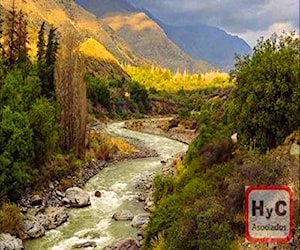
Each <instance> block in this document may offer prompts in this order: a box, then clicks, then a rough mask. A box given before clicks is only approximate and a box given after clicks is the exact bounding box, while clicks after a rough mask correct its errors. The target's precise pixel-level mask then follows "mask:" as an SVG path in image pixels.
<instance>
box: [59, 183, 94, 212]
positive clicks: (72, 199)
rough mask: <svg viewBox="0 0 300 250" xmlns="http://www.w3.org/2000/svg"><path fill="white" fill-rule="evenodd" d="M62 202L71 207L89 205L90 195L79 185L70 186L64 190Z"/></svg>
mask: <svg viewBox="0 0 300 250" xmlns="http://www.w3.org/2000/svg"><path fill="white" fill-rule="evenodd" d="M63 202H64V203H66V204H69V205H70V206H71V207H78V208H79V207H86V206H89V205H91V201H90V195H89V193H88V192H87V191H84V190H83V189H81V188H79V187H71V188H68V189H67V190H66V193H65V198H64V199H63Z"/></svg>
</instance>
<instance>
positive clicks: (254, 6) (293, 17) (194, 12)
mask: <svg viewBox="0 0 300 250" xmlns="http://www.w3.org/2000/svg"><path fill="white" fill-rule="evenodd" d="M128 1H129V2H133V3H135V4H138V5H140V6H143V7H145V8H147V9H149V10H151V11H152V13H154V14H155V15H156V16H157V17H158V18H160V19H162V20H163V21H165V22H169V23H175V24H195V23H197V22H198V23H204V24H208V25H212V26H217V27H219V28H222V29H224V30H226V31H227V32H228V33H231V34H234V35H238V36H240V37H242V38H244V39H245V40H246V41H247V42H248V43H249V44H250V45H251V46H253V45H255V44H256V41H257V39H259V38H260V37H261V36H264V37H269V36H270V35H271V34H272V33H274V32H277V33H281V32H282V31H283V30H285V31H292V30H296V31H297V33H298V34H299V0H128Z"/></svg>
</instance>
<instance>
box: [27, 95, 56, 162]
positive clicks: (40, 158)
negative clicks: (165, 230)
mask: <svg viewBox="0 0 300 250" xmlns="http://www.w3.org/2000/svg"><path fill="white" fill-rule="evenodd" d="M29 119H30V126H31V129H32V130H33V145H34V153H35V162H36V163H37V165H41V164H44V163H45V161H46V160H47V159H48V158H49V156H50V155H52V154H53V153H54V152H55V151H57V150H58V148H57V145H58V142H59V126H58V119H57V108H56V107H55V106H54V105H53V104H52V103H51V102H49V101H48V100H47V99H45V98H42V99H37V101H36V102H35V103H34V104H33V105H32V107H31V110H30V112H29Z"/></svg>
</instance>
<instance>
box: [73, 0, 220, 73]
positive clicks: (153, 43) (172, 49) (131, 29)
mask: <svg viewBox="0 0 300 250" xmlns="http://www.w3.org/2000/svg"><path fill="white" fill-rule="evenodd" d="M76 1H77V2H78V3H79V4H82V6H83V7H84V8H86V9H87V10H88V11H91V12H92V13H94V14H95V15H96V16H98V17H100V18H102V19H101V20H102V21H103V22H104V23H105V24H106V25H108V26H109V27H111V28H112V29H113V30H114V31H115V32H116V33H117V34H118V36H119V37H121V38H122V39H123V40H124V41H126V43H127V44H128V45H129V46H130V48H131V49H132V50H133V51H135V52H136V53H137V54H138V55H140V56H141V57H143V58H146V59H147V60H149V61H150V62H152V63H153V64H154V65H157V66H161V67H165V68H169V69H171V70H172V71H177V70H180V71H184V70H187V71H188V72H190V73H195V72H197V73H204V72H207V71H211V70H213V69H214V67H213V66H211V65H209V64H208V63H207V62H205V61H203V60H198V59H193V58H191V57H190V56H189V55H188V54H187V53H185V52H184V51H183V50H182V49H180V48H179V47H178V45H176V44H175V43H174V42H172V41H171V40H170V39H169V38H168V37H167V35H166V34H165V32H164V30H163V29H162V28H161V27H160V26H159V25H158V24H157V23H156V22H155V21H153V20H152V19H151V18H149V17H148V16H147V15H146V14H145V13H142V12H138V11H139V10H138V9H136V8H135V7H133V6H131V7H129V6H128V2H126V1H121V0H76Z"/></svg>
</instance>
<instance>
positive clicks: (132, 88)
mask: <svg viewBox="0 0 300 250" xmlns="http://www.w3.org/2000/svg"><path fill="white" fill-rule="evenodd" d="M129 92H130V99H132V100H133V101H134V102H135V103H136V104H137V105H138V107H139V111H140V112H141V113H144V112H145V111H147V110H149V108H150V107H149V96H148V91H147V89H146V88H145V87H144V86H143V85H141V84H139V83H138V82H135V81H132V82H130V83H129Z"/></svg>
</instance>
